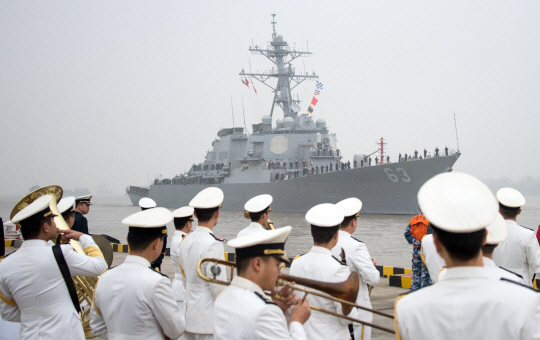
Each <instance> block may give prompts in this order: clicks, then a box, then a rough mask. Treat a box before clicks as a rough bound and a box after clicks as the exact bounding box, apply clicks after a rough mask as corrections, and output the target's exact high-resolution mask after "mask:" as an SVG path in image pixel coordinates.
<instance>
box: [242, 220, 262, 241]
mask: <svg viewBox="0 0 540 340" xmlns="http://www.w3.org/2000/svg"><path fill="white" fill-rule="evenodd" d="M261 231H266V229H265V228H264V227H263V226H262V225H260V224H259V223H258V222H251V223H250V224H249V225H248V226H247V227H245V228H244V229H242V230H240V232H239V233H238V235H236V237H242V236H246V235H249V234H253V233H258V232H261Z"/></svg>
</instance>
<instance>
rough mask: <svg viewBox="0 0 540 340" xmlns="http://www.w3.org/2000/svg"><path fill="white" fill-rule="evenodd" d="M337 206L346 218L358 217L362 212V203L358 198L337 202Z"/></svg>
mask: <svg viewBox="0 0 540 340" xmlns="http://www.w3.org/2000/svg"><path fill="white" fill-rule="evenodd" d="M336 205H337V206H338V207H340V208H341V210H343V214H345V217H349V216H353V215H357V216H358V213H359V212H360V210H362V201H360V200H359V199H358V198H356V197H351V198H346V199H344V200H343V201H339V202H337V203H336Z"/></svg>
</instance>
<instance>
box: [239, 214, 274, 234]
mask: <svg viewBox="0 0 540 340" xmlns="http://www.w3.org/2000/svg"><path fill="white" fill-rule="evenodd" d="M244 217H245V218H247V219H248V220H249V219H250V217H249V212H248V211H247V210H244ZM263 227H264V228H265V229H266V230H274V229H276V226H275V225H274V222H272V221H270V219H268V221H267V222H266V225H265V226H263Z"/></svg>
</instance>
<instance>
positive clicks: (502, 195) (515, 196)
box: [497, 188, 525, 208]
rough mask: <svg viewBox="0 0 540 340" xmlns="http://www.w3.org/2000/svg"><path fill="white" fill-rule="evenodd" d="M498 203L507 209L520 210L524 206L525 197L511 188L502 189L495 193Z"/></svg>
mask: <svg viewBox="0 0 540 340" xmlns="http://www.w3.org/2000/svg"><path fill="white" fill-rule="evenodd" d="M497 199H498V200H499V203H501V204H502V205H504V206H507V207H509V208H520V207H522V206H524V205H525V197H523V195H522V194H521V192H519V191H517V190H516V189H512V188H502V189H499V191H497Z"/></svg>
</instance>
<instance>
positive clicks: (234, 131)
mask: <svg viewBox="0 0 540 340" xmlns="http://www.w3.org/2000/svg"><path fill="white" fill-rule="evenodd" d="M231 114H232V127H233V134H235V133H236V130H235V129H234V109H233V105H232V96H231Z"/></svg>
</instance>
